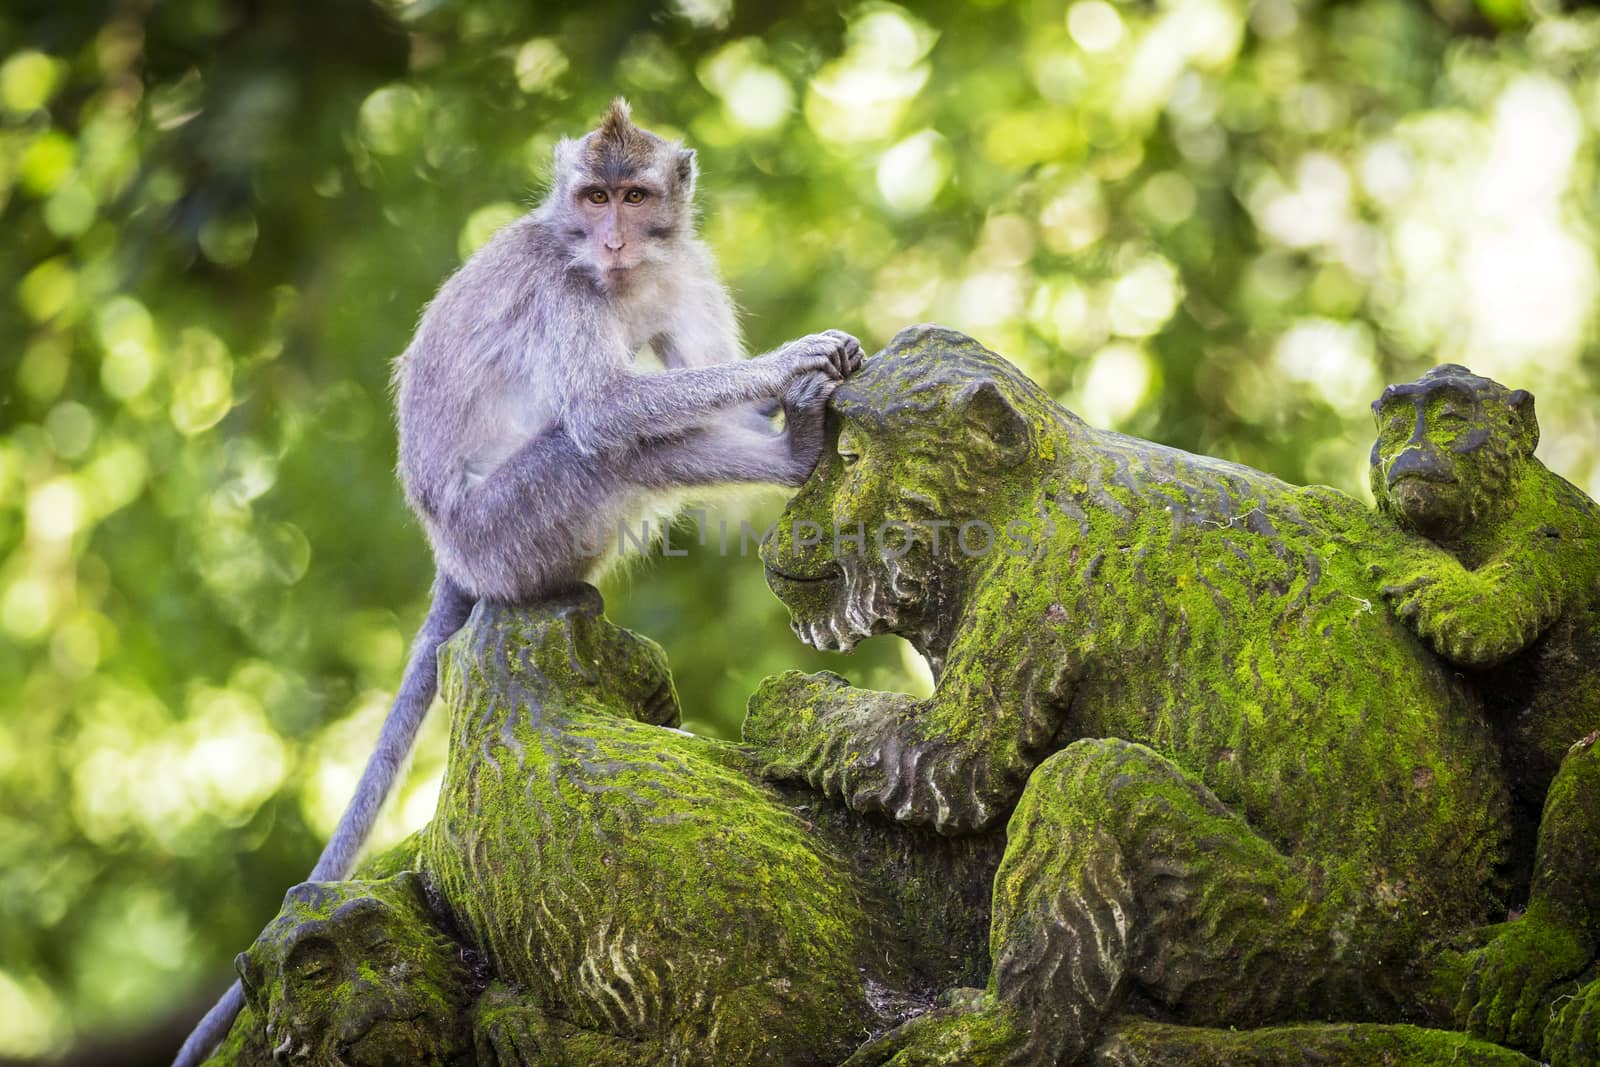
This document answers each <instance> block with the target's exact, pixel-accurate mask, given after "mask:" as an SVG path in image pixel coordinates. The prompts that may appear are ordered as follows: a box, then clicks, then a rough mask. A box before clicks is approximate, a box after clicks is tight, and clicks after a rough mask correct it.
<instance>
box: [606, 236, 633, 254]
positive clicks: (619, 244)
mask: <svg viewBox="0 0 1600 1067" xmlns="http://www.w3.org/2000/svg"><path fill="white" fill-rule="evenodd" d="M627 243H628V242H627V241H624V240H623V239H622V238H621V237H607V238H606V250H607V251H610V252H620V251H622V249H623V246H624V245H626V244H627Z"/></svg>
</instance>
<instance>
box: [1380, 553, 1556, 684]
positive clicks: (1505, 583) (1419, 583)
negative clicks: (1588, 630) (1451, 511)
mask: <svg viewBox="0 0 1600 1067" xmlns="http://www.w3.org/2000/svg"><path fill="white" fill-rule="evenodd" d="M1508 540H1510V541H1511V542H1512V543H1511V544H1510V545H1509V546H1508V547H1507V549H1506V550H1505V551H1504V552H1503V553H1502V554H1500V555H1497V556H1495V557H1493V558H1491V559H1490V560H1489V561H1488V562H1486V563H1485V564H1484V565H1483V566H1481V567H1479V568H1478V569H1476V570H1469V569H1467V568H1466V567H1465V566H1463V565H1462V563H1461V561H1460V560H1458V559H1457V558H1456V557H1455V556H1453V555H1451V554H1450V553H1449V552H1447V551H1446V550H1444V549H1443V548H1440V547H1438V546H1437V545H1434V544H1433V543H1432V542H1428V541H1422V540H1420V539H1413V540H1412V541H1411V542H1410V543H1408V544H1407V545H1406V546H1405V548H1404V549H1403V550H1402V551H1401V553H1400V558H1399V559H1398V560H1397V561H1396V563H1395V566H1394V568H1393V570H1392V571H1389V573H1390V574H1391V575H1392V576H1393V581H1391V582H1390V583H1389V584H1386V585H1384V586H1383V595H1384V596H1385V597H1386V598H1388V599H1389V601H1390V602H1391V603H1392V604H1393V605H1394V609H1395V613H1396V614H1397V615H1399V617H1400V618H1401V619H1403V620H1405V622H1406V623H1407V624H1408V625H1409V626H1410V627H1411V628H1412V629H1413V630H1415V631H1416V633H1417V635H1418V636H1420V637H1421V638H1422V639H1423V640H1424V641H1426V642H1427V643H1428V644H1429V646H1430V647H1432V648H1433V649H1434V651H1436V652H1438V653H1439V654H1440V655H1441V656H1443V657H1445V658H1446V659H1448V660H1450V661H1451V662H1453V663H1458V664H1460V665H1462V666H1466V667H1489V666H1493V665H1495V664H1497V663H1501V662H1503V661H1505V660H1507V659H1510V658H1511V657H1512V656H1514V655H1516V654H1517V653H1518V652H1521V651H1522V650H1523V649H1524V648H1527V647H1528V646H1529V645H1530V644H1532V643H1533V642H1534V641H1535V640H1537V639H1538V637H1539V635H1540V634H1542V633H1543V632H1544V631H1545V630H1546V629H1547V628H1548V627H1549V626H1550V624H1551V623H1553V622H1555V621H1556V619H1558V618H1560V617H1561V614H1562V611H1563V610H1564V609H1565V600H1566V595H1565V594H1566V592H1567V587H1568V585H1569V583H1571V582H1572V576H1571V574H1570V573H1568V571H1569V568H1568V566H1567V560H1566V559H1565V558H1564V557H1565V556H1567V555H1568V553H1566V552H1564V551H1562V546H1561V545H1560V544H1559V543H1553V542H1556V540H1557V539H1555V538H1550V537H1547V536H1545V535H1544V534H1543V533H1542V532H1540V531H1537V530H1535V531H1529V532H1528V533H1527V534H1526V535H1525V536H1518V537H1515V538H1509V539H1508ZM1386 570H1387V568H1386Z"/></svg>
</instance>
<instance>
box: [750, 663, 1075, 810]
mask: <svg viewBox="0 0 1600 1067" xmlns="http://www.w3.org/2000/svg"><path fill="white" fill-rule="evenodd" d="M967 652H968V654H963V652H962V650H959V649H957V650H953V652H952V656H951V659H950V663H949V666H948V667H947V669H946V670H945V673H944V678H943V679H942V680H941V682H940V684H939V688H938V689H937V690H936V691H935V692H934V694H933V696H932V697H930V698H929V699H928V700H925V701H918V700H916V699H914V698H913V697H911V696H909V695H907V694H905V693H879V692H874V691H872V690H867V689H856V688H853V687H852V686H850V685H849V684H848V683H846V682H845V680H844V679H842V678H840V677H839V676H838V675H835V674H828V673H823V674H812V675H806V674H800V673H799V672H796V671H791V672H789V673H787V674H782V675H778V676H776V677H773V678H768V679H767V680H766V681H765V682H763V683H762V686H761V688H760V689H759V690H758V691H757V692H756V694H755V695H754V696H753V697H751V699H750V706H749V714H748V717H747V718H746V719H745V724H744V737H745V740H746V741H749V742H751V743H753V744H754V745H756V746H757V748H758V750H759V751H758V753H757V758H758V759H760V760H761V761H762V764H763V770H764V773H766V774H767V775H768V776H770V777H774V778H780V779H800V780H803V781H805V782H807V783H809V784H810V785H811V787H812V788H814V789H817V790H819V791H821V792H823V793H825V794H827V795H828V796H831V797H835V798H837V799H840V800H843V801H844V802H845V803H846V804H847V805H849V806H850V807H851V808H853V809H854V810H856V811H860V812H871V813H877V814H882V815H888V816H890V817H892V818H894V819H895V820H897V821H899V822H905V823H912V824H916V825H925V826H930V827H932V828H933V829H934V830H937V831H938V832H939V833H942V834H958V833H964V832H970V831H976V830H982V829H986V828H988V827H990V826H993V825H994V824H995V823H997V822H998V821H1000V820H1001V819H1004V818H1005V817H1006V816H1007V815H1009V813H1010V812H1011V809H1012V807H1013V806H1014V805H1015V803H1016V800H1017V798H1018V797H1019V796H1020V795H1021V793H1022V788H1023V786H1024V785H1025V784H1026V783H1027V780H1028V775H1029V774H1030V773H1032V771H1033V768H1034V767H1035V766H1036V765H1037V764H1038V762H1039V760H1040V759H1041V758H1042V757H1043V756H1044V755H1045V753H1046V750H1047V748H1048V746H1049V744H1050V741H1051V739H1052V738H1053V737H1054V736H1055V733H1056V730H1057V728H1058V727H1059V726H1060V722H1061V716H1060V714H1059V711H1058V709H1059V708H1060V707H1062V706H1064V705H1063V704H1062V703H1060V702H1058V701H1056V700H1045V699H1038V698H1037V697H1035V696H1034V695H1031V694H1027V693H1015V694H1010V695H1009V698H1008V699H1006V700H1004V701H1002V700H1001V699H1000V697H999V694H997V693H995V692H994V691H993V690H992V689H991V688H989V687H988V686H987V685H986V684H985V683H984V682H983V680H982V679H983V673H982V671H981V670H976V669H975V666H976V664H977V663H978V662H981V657H979V656H977V655H973V654H970V653H971V650H967Z"/></svg>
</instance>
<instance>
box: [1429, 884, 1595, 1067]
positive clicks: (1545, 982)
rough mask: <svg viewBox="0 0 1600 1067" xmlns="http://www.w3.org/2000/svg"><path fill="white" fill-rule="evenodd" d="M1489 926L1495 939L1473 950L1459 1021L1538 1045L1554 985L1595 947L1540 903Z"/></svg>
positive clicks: (1501, 1038) (1479, 1032)
mask: <svg viewBox="0 0 1600 1067" xmlns="http://www.w3.org/2000/svg"><path fill="white" fill-rule="evenodd" d="M1491 930H1492V931H1493V932H1494V938H1493V940H1491V941H1490V942H1489V943H1488V944H1486V945H1484V946H1483V947H1482V948H1480V949H1478V950H1476V951H1475V952H1473V953H1472V954H1471V958H1472V970H1471V972H1470V973H1469V974H1468V975H1467V980H1466V982H1465V983H1464V984H1463V985H1462V987H1461V994H1460V996H1459V997H1458V998H1457V1001H1456V1024H1457V1025H1458V1026H1460V1027H1461V1028H1462V1029H1464V1030H1466V1031H1467V1032H1468V1033H1470V1034H1472V1035H1473V1036H1474V1037H1480V1038H1484V1039H1486V1040H1489V1041H1493V1042H1495V1043H1496V1044H1500V1045H1510V1046H1513V1047H1516V1048H1520V1049H1524V1050H1527V1051H1530V1052H1531V1051H1536V1050H1537V1049H1538V1048H1539V1045H1540V1040H1541V1038H1542V1035H1543V1031H1544V1029H1545V1026H1546V1024H1547V1023H1548V1022H1549V1021H1550V1017H1551V1013H1550V1010H1549V1005H1550V1001H1551V999H1552V998H1551V993H1552V991H1553V989H1554V987H1555V986H1556V985H1557V984H1558V983H1560V982H1561V981H1562V980H1564V979H1567V978H1571V977H1572V976H1573V975H1575V974H1577V973H1578V972H1579V971H1581V970H1583V968H1584V965H1585V964H1587V963H1588V962H1589V960H1590V958H1591V957H1592V956H1593V952H1592V950H1591V948H1590V946H1588V945H1586V944H1585V943H1584V942H1585V939H1584V938H1583V937H1581V936H1580V935H1579V934H1577V933H1576V932H1574V931H1572V930H1570V929H1568V928H1567V926H1565V925H1564V924H1562V923H1559V922H1555V921H1552V920H1550V919H1548V918H1545V917H1543V916H1542V915H1540V914H1539V912H1538V911H1537V908H1536V907H1535V908H1534V909H1530V910H1529V911H1528V913H1527V914H1526V915H1524V916H1522V917H1521V918H1520V919H1516V920H1514V921H1512V922H1508V923H1504V924H1502V925H1500V926H1498V927H1492V928H1491ZM1583 1062H1585V1063H1587V1062H1592V1061H1589V1060H1584V1061H1583Z"/></svg>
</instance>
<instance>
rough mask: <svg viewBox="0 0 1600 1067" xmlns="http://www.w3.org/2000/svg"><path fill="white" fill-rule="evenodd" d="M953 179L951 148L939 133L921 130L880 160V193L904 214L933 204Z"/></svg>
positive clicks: (891, 149)
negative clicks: (951, 173)
mask: <svg viewBox="0 0 1600 1067" xmlns="http://www.w3.org/2000/svg"><path fill="white" fill-rule="evenodd" d="M949 178H950V146H949V144H948V142H946V141H945V139H944V138H943V137H941V136H940V135H939V133H938V131H936V130H919V131H918V132H916V133H914V134H912V135H911V136H910V137H907V138H906V139H905V140H903V141H901V142H900V143H899V144H897V145H895V146H894V147H893V148H890V149H889V150H888V151H886V152H884V153H883V155H882V156H880V157H878V193H879V195H881V196H882V197H883V199H884V202H885V203H887V204H888V205H889V206H890V207H891V208H893V209H894V210H895V211H899V212H902V213H904V214H915V213H916V212H918V211H921V210H923V209H924V208H926V207H927V206H928V205H929V204H932V203H933V199H934V197H936V196H938V195H939V190H940V189H942V188H944V184H945V182H946V181H948V180H949Z"/></svg>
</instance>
